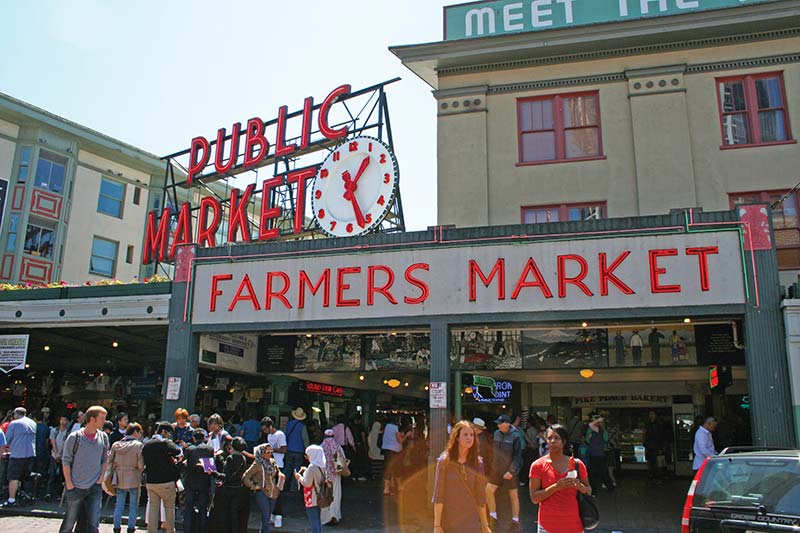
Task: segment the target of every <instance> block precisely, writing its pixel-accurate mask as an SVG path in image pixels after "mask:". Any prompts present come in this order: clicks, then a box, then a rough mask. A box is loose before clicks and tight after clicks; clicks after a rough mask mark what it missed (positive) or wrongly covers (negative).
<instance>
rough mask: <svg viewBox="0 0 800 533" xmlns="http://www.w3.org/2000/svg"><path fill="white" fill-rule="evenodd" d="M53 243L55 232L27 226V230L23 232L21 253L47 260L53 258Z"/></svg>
mask: <svg viewBox="0 0 800 533" xmlns="http://www.w3.org/2000/svg"><path fill="white" fill-rule="evenodd" d="M55 243H56V232H55V230H53V229H50V228H45V227H42V226H37V225H36V224H28V228H27V230H26V231H25V246H24V247H23V251H24V252H25V253H26V254H30V255H37V256H39V257H43V258H46V259H49V258H51V257H53V248H54V247H55Z"/></svg>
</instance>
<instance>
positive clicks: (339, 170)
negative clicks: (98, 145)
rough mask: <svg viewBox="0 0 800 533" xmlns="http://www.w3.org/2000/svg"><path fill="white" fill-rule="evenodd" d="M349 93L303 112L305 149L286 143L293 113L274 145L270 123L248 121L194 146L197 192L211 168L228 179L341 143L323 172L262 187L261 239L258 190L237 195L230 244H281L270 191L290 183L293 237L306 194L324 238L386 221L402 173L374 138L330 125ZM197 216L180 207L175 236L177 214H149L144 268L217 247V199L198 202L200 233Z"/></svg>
mask: <svg viewBox="0 0 800 533" xmlns="http://www.w3.org/2000/svg"><path fill="white" fill-rule="evenodd" d="M350 94H351V90H350V86H349V85H342V86H340V87H337V88H336V89H334V90H333V91H332V92H331V93H330V94H329V95H328V96H327V97H326V98H325V100H324V101H323V102H322V104H321V105H319V106H318V107H317V106H314V100H313V98H311V97H308V98H306V99H305V102H304V105H303V110H302V113H300V114H298V115H296V116H297V117H299V118H300V120H301V121H302V124H301V135H300V138H299V143H288V144H287V142H286V131H287V120H288V118H287V117H288V116H289V113H288V108H287V106H281V107H280V108H279V109H278V117H277V120H276V121H275V131H274V135H275V136H274V138H273V140H274V146H273V142H271V140H270V138H268V135H267V132H266V131H265V122H264V121H263V120H262V119H260V118H259V117H253V118H251V119H249V120H248V121H247V125H246V126H244V127H242V124H241V123H236V124H234V125H233V130H232V133H231V135H230V136H228V134H227V130H226V129H225V128H220V129H219V130H218V131H217V136H216V142H215V143H212V142H210V141H209V140H208V139H206V138H205V137H202V136H198V137H195V138H194V139H192V142H191V147H190V150H189V168H188V175H187V179H186V184H187V185H191V184H192V183H193V182H194V181H195V179H196V178H198V176H201V174H202V172H203V171H204V170H205V169H206V168H208V167H211V164H212V162H213V168H214V173H216V174H219V175H227V176H230V175H235V174H237V173H240V172H244V171H245V170H248V169H253V168H256V167H258V166H260V165H261V164H262V162H263V161H264V160H265V158H268V156H270V154H272V155H273V156H274V157H275V158H279V157H288V156H291V155H292V154H294V153H296V152H298V151H308V150H310V151H315V150H322V149H325V148H326V147H327V146H328V145H329V144H330V142H331V141H339V142H341V144H339V145H338V146H336V147H335V148H334V149H333V150H332V151H331V152H330V153H329V155H328V156H327V158H326V159H325V161H324V162H323V163H322V164H321V165H313V166H310V167H306V168H300V169H297V170H293V171H290V172H287V173H285V174H279V175H276V176H274V177H272V178H269V179H266V180H264V181H263V183H262V189H261V200H262V201H261V210H260V213H259V216H258V224H257V225H258V232H257V234H255V235H253V234H251V232H250V225H249V220H248V206H249V204H250V202H251V201H252V200H253V199H254V195H255V192H256V189H255V187H256V185H255V184H251V185H249V186H247V187H246V188H245V189H244V191H242V190H239V189H238V188H233V190H232V191H231V195H230V202H229V207H228V210H229V213H228V220H227V222H228V231H227V242H236V241H237V240H240V241H242V242H252V241H253V240H259V241H267V240H271V239H275V238H277V237H278V235H279V230H278V228H277V227H274V224H270V222H271V221H273V220H275V219H277V218H278V217H280V216H281V209H280V207H277V206H274V205H270V198H271V197H272V196H274V195H271V194H270V191H272V190H273V189H274V188H277V187H281V186H285V185H287V184H288V185H294V186H295V194H294V197H293V198H294V205H293V211H294V220H293V231H294V233H295V234H299V233H301V232H302V231H303V224H304V221H305V216H306V214H305V205H306V198H307V194H310V196H311V205H312V208H313V213H312V216H313V218H314V220H315V221H316V223H317V224H318V226H319V227H320V228H321V229H322V230H323V231H324V232H325V233H326V234H328V235H330V236H333V237H348V236H357V235H363V234H365V233H368V232H369V231H371V230H372V229H373V228H375V227H376V226H378V225H379V224H380V223H381V221H382V220H383V219H384V218H385V217H386V215H387V213H388V212H389V210H390V208H391V206H392V202H393V199H394V196H395V194H397V180H398V168H397V161H396V159H395V156H394V153H392V150H391V148H390V147H389V146H387V145H386V144H384V143H383V142H382V141H380V140H378V139H375V138H372V137H367V136H359V137H351V138H347V134H348V133H349V129H348V127H347V126H342V127H339V128H334V127H333V126H331V124H330V123H329V118H328V117H329V114H330V111H331V109H332V107H333V106H334V104H335V103H336V102H337V101H339V100H341V99H345V98H347V97H348V96H349V95H350ZM315 127H316V128H317V129H318V131H319V138H317V139H314V140H312V136H311V133H312V131H313V130H314V128H315ZM228 137H229V138H228ZM345 139H346V140H345ZM240 147H243V150H240ZM240 152H241V156H240ZM309 180H313V182H312V184H311V187H310V188H309V187H308V185H307V182H308V181H309ZM307 190H308V193H307ZM191 212H192V206H191V204H190V203H189V202H185V203H183V204H182V205H181V207H180V210H179V211H178V214H177V221H176V225H175V228H174V234H173V235H172V236H171V235H170V233H171V227H170V225H171V219H172V215H173V213H172V209H171V207H169V206H165V208H164V210H163V211H162V213H161V216H160V217H157V216H156V212H155V211H151V212H150V213H148V216H147V224H146V230H145V247H144V263H145V264H147V263H151V262H152V261H153V260H154V259H158V261H162V262H163V261H172V260H173V259H174V257H175V252H176V250H177V248H178V246H181V245H184V244H197V245H199V246H211V247H213V246H216V245H217V244H221V243H217V241H216V233H217V231H218V230H219V228H220V225H221V224H222V222H223V208H222V204H221V202H220V201H219V200H218V199H217V198H215V197H213V196H207V197H204V198H202V199H201V200H200V205H199V216H198V217H197V218H198V222H197V227H196V228H194V227H193V224H192V215H191ZM271 226H272V227H271ZM195 229H196V231H195ZM170 241H171V242H170Z"/></svg>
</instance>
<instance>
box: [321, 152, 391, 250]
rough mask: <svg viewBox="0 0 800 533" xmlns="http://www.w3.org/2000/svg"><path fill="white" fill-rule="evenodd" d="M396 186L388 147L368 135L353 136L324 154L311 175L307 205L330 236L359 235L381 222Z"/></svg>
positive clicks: (389, 205)
mask: <svg viewBox="0 0 800 533" xmlns="http://www.w3.org/2000/svg"><path fill="white" fill-rule="evenodd" d="M396 190H397V161H396V160H395V157H394V154H393V153H392V150H391V149H390V148H389V147H388V146H386V145H385V144H384V143H383V142H381V141H379V140H378V139H373V138H372V137H355V138H354V139H350V140H348V141H345V142H344V143H342V144H341V145H339V146H338V147H337V148H336V149H335V150H334V151H333V152H331V153H330V155H328V157H327V158H326V159H325V161H324V162H323V163H322V166H321V167H320V169H319V172H318V173H317V177H316V178H315V179H314V186H313V190H312V192H311V206H312V208H313V211H314V218H315V219H316V220H317V224H319V227H320V228H322V230H323V231H324V232H325V233H327V234H328V235H330V236H332V237H349V236H354V235H363V234H364V233H367V232H368V231H370V230H371V229H373V228H374V227H375V226H377V225H378V224H380V223H381V221H382V220H383V218H384V217H385V216H386V213H387V212H388V211H389V208H390V207H391V205H392V201H393V199H394V194H395V191H396Z"/></svg>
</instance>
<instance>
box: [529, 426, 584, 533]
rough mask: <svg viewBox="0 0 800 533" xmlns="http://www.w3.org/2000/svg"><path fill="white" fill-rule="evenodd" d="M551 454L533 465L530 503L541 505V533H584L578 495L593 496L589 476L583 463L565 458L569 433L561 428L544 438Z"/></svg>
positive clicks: (551, 431)
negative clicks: (579, 493)
mask: <svg viewBox="0 0 800 533" xmlns="http://www.w3.org/2000/svg"><path fill="white" fill-rule="evenodd" d="M545 436H546V438H547V447H548V450H549V452H550V453H548V454H547V455H545V456H544V457H542V458H540V459H538V460H537V461H536V462H534V463H533V464H532V465H531V472H530V480H531V482H530V495H531V501H532V502H533V503H535V504H538V505H539V529H538V533H583V524H582V523H581V517H580V514H579V513H578V492H581V493H583V494H591V493H592V488H591V486H589V474H588V473H587V471H586V466H585V465H584V464H583V462H582V461H581V460H580V459H575V458H573V457H570V456H567V455H564V447H565V446H566V445H567V443H568V442H569V433H567V429H566V428H565V427H564V426H562V425H559V424H554V425H553V426H550V427H549V428H547V433H546V434H545Z"/></svg>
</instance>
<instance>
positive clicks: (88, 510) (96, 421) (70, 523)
mask: <svg viewBox="0 0 800 533" xmlns="http://www.w3.org/2000/svg"><path fill="white" fill-rule="evenodd" d="M107 414H108V413H107V412H106V410H105V409H103V408H102V407H100V406H93V407H90V408H89V409H87V410H86V414H85V420H86V426H85V427H84V428H82V429H79V430H78V431H75V432H74V433H72V434H71V435H69V436H68V437H67V438H66V440H65V441H64V449H63V454H62V456H61V464H62V467H63V470H64V484H65V485H66V490H67V492H66V495H65V497H64V504H65V506H66V512H65V513H64V520H63V521H62V522H61V528H60V529H59V533H70V532H71V531H72V530H73V528H74V527H75V523H76V522H77V521H78V515H79V514H80V513H81V508H82V507H83V508H84V509H85V515H84V516H85V518H86V521H87V531H89V532H91V533H98V532H99V531H100V506H101V504H102V498H103V491H102V488H101V484H102V483H103V475H104V474H105V470H106V459H107V457H108V435H106V434H105V433H104V432H103V431H102V428H103V425H104V424H105V422H106V415H107Z"/></svg>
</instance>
